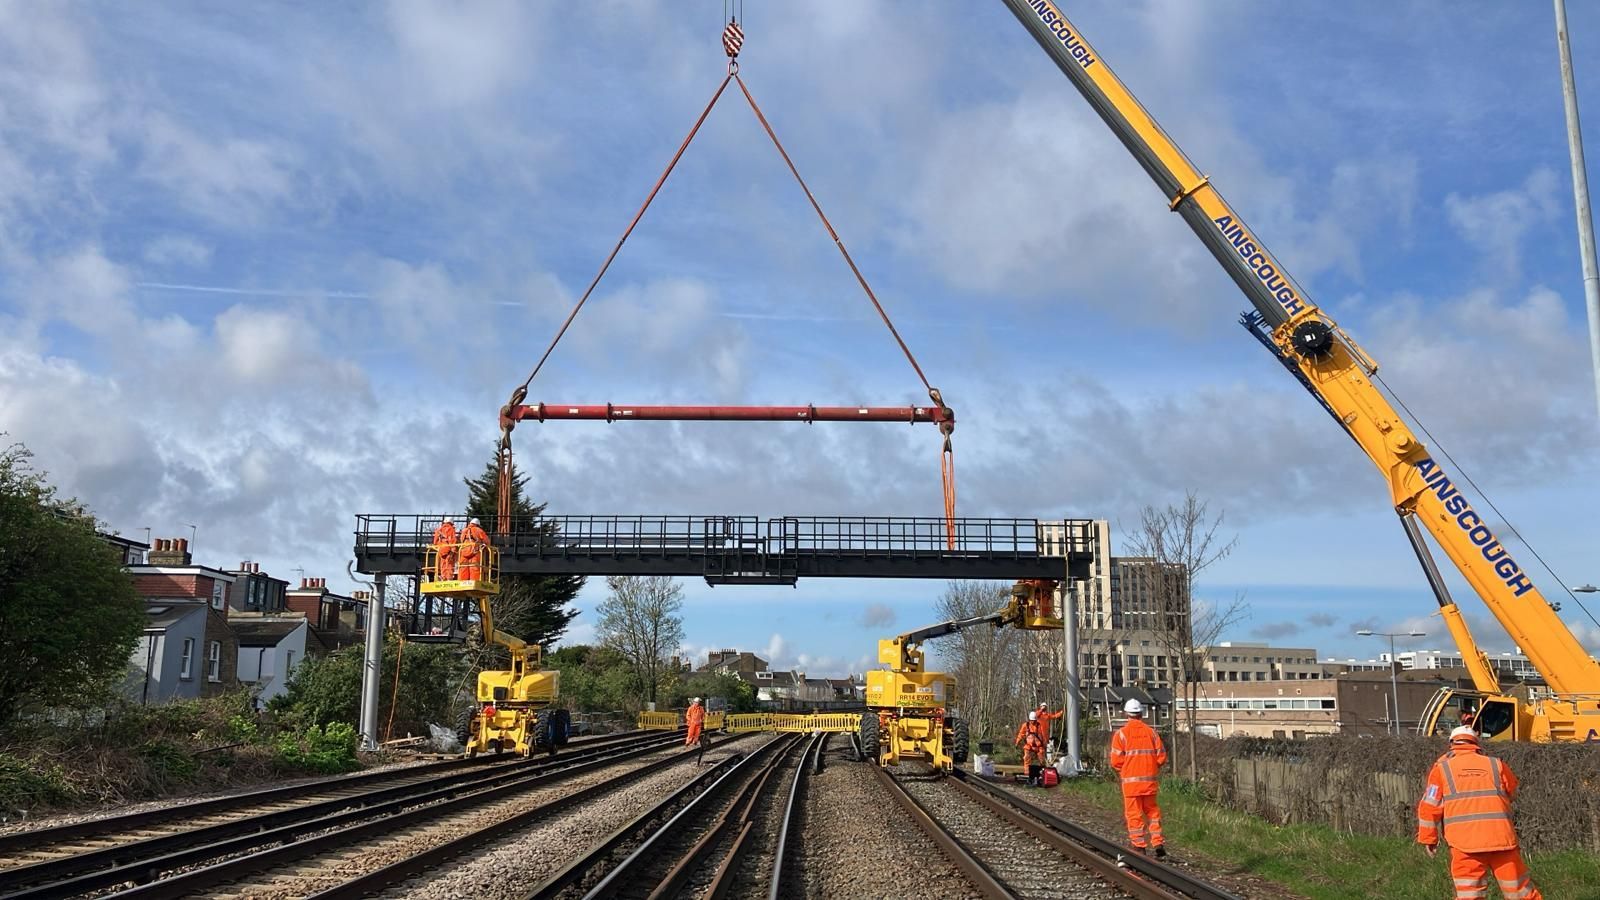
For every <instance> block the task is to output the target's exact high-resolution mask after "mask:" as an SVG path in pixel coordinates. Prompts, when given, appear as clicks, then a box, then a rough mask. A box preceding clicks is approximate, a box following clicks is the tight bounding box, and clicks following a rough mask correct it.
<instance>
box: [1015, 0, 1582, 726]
mask: <svg viewBox="0 0 1600 900" xmlns="http://www.w3.org/2000/svg"><path fill="white" fill-rule="evenodd" d="M1003 2H1004V3H1005V5H1006V6H1007V8H1009V9H1010V10H1011V12H1012V13H1013V14H1014V15H1016V17H1017V19H1018V20H1019V21H1021V22H1022V24H1023V25H1024V27H1026V28H1027V29H1028V32H1029V33H1030V34H1032V35H1033V37H1034V39H1035V40H1037V41H1038V42H1039V46H1041V47H1043V48H1044V50H1045V52H1046V53H1047V54H1049V56H1050V58H1051V59H1052V60H1053V61H1054V62H1055V64H1056V66H1057V67H1058V68H1060V70H1061V72H1062V74H1064V75H1066V76H1067V79H1068V80H1070V81H1071V82H1072V84H1073V86H1074V87H1076V88H1077V89H1078V91H1079V92H1080V93H1081V94H1083V96H1084V99H1086V100H1088V101H1089V105H1090V106H1092V107H1093V108H1094V110H1095V112H1096V113H1098V114H1099V115H1100V118H1101V119H1103V120H1104V121H1105V123H1106V124H1107V125H1108V126H1110V128H1111V130H1112V132H1114V133H1115V134H1116V136H1117V138H1118V139H1119V140H1121V141H1122V144H1123V146H1125V147H1127V148H1128V151H1129V152H1130V153H1132V154H1133V156H1134V158H1135V159H1136V160H1137V161H1138V162H1139V164H1140V165H1141V166H1143V167H1144V170H1145V172H1146V173H1148V174H1149V175H1150V177H1151V178H1152V179H1154V180H1155V182H1156V185H1157V187H1158V188H1159V189H1160V190H1161V192H1162V194H1163V195H1164V196H1165V197H1166V198H1167V200H1168V203H1169V206H1170V208H1171V209H1172V211H1173V212H1176V213H1177V214H1178V215H1180V216H1182V217H1183V220H1184V221H1185V222H1187V223H1188V224H1189V227H1190V228H1192V229H1193V230H1194V232H1195V234H1196V235H1197V236H1198V237H1199V238H1200V240H1201V242H1202V243H1204V244H1205V245H1206V248H1207V249H1209V250H1210V251H1211V254H1212V255H1213V256H1214V257H1216V259H1217V261H1218V262H1219V263H1221V265H1222V267H1223V269H1225V270H1226V271H1227V273H1228V275H1229V276H1230V277H1231V278H1232V279H1233V281H1234V283H1235V284H1237V285H1238V286H1239V288H1240V290H1242V291H1244V293H1245V295H1246V296H1247V297H1248V298H1249V299H1250V302H1251V305H1252V306H1254V307H1255V309H1254V311H1253V312H1252V313H1248V314H1246V316H1245V324H1246V326H1247V327H1249V328H1250V329H1251V331H1252V334H1255V335H1256V337H1257V338H1258V339H1259V340H1260V341H1261V342H1262V343H1263V344H1265V345H1266V346H1267V348H1268V349H1269V350H1271V351H1272V353H1273V354H1274V355H1275V356H1276V357H1277V358H1278V359H1279V361H1280V362H1282V364H1283V365H1284V366H1285V367H1286V368H1288V369H1289V371H1290V372H1291V373H1292V374H1293V375H1294V376H1295V378H1296V379H1298V380H1299V381H1300V383H1301V384H1302V385H1303V386H1304V387H1305V388H1306V390H1308V391H1310V392H1311V393H1312V395H1313V396H1315V397H1316V398H1317V400H1318V401H1319V402H1320V403H1321V404H1322V406H1323V408H1325V409H1326V410H1327V411H1328V412H1329V413H1330V414H1331V415H1332V416H1333V417H1334V419H1336V420H1337V421H1338V422H1339V424H1340V426H1341V427H1343V429H1344V431H1345V433H1346V434H1348V435H1349V436H1350V437H1351V438H1352V439H1353V440H1354V441H1355V442H1356V443H1357V444H1358V445H1360V447H1361V449H1362V451H1363V452H1365V453H1366V454H1367V457H1368V458H1369V459H1371V460H1372V462H1373V464H1374V465H1376V466H1377V467H1378V470H1379V471H1380V472H1382V473H1383V475H1384V478H1385V479H1386V480H1387V481H1388V484H1389V497H1390V502H1391V503H1392V504H1393V506H1394V509H1395V511H1396V512H1397V513H1398V514H1399V515H1400V518H1401V522H1402V525H1403V526H1404V528H1405V531H1406V534H1407V536H1408V538H1409V539H1410V540H1411V543H1412V546H1413V548H1414V549H1415V550H1416V552H1417V555H1418V558H1419V559H1420V560H1421V561H1422V563H1423V568H1424V571H1425V572H1426V573H1427V575H1428V578H1429V583H1430V584H1431V585H1432V586H1433V588H1434V591H1435V596H1436V599H1437V600H1438V603H1439V606H1440V608H1441V610H1442V611H1443V614H1444V618H1445V622H1446V624H1447V626H1448V627H1449V628H1450V631H1451V634H1452V636H1453V637H1454V638H1455V639H1456V642H1457V643H1458V645H1460V648H1461V651H1462V655H1463V656H1464V657H1466V658H1467V660H1468V667H1469V669H1471V671H1472V677H1473V681H1474V684H1475V686H1476V689H1475V690H1474V691H1468V692H1456V694H1455V696H1453V697H1452V696H1443V697H1440V698H1435V702H1434V703H1433V704H1431V705H1430V707H1429V710H1428V715H1427V717H1425V718H1424V719H1423V721H1422V723H1421V726H1422V728H1423V729H1424V730H1427V731H1433V730H1434V729H1435V728H1437V727H1438V726H1439V725H1440V723H1441V716H1443V715H1444V713H1445V710H1446V708H1447V707H1448V706H1450V705H1451V702H1452V701H1453V700H1454V701H1459V702H1460V703H1461V704H1462V705H1463V706H1464V707H1469V708H1470V707H1476V708H1477V711H1478V716H1477V719H1476V724H1477V726H1478V727H1479V728H1480V730H1482V731H1483V733H1484V734H1485V735H1486V736H1488V737H1492V738H1496V739H1500V740H1534V741H1584V740H1587V741H1600V663H1597V662H1595V660H1594V659H1592V658H1590V656H1589V654H1588V653H1587V652H1586V651H1585V650H1584V648H1583V647H1582V646H1581V645H1580V644H1579V643H1578V640H1577V638H1576V637H1574V636H1573V634H1572V632H1571V631H1570V630H1568V628H1567V627H1566V625H1564V624H1563V623H1562V621H1561V619H1560V618H1559V617H1558V616H1557V615H1556V612H1555V609H1554V608H1553V607H1552V606H1551V604H1550V603H1549V602H1548V601H1547V600H1545V598H1544V596H1543V595H1542V594H1540V593H1539V590H1538V589H1537V588H1536V587H1534V585H1533V582H1532V581H1531V580H1529V577H1528V574H1527V573H1526V572H1525V571H1524V569H1523V567H1522V566H1521V565H1520V564H1519V563H1518V562H1517V560H1516V559H1515V558H1514V557H1513V555H1512V553H1511V550H1510V549H1509V548H1508V547H1506V546H1505V545H1504V544H1502V543H1501V542H1500V540H1499V539H1498V538H1497V537H1496V536H1495V534H1494V532H1493V530H1492V529H1491V528H1490V526H1489V523H1488V522H1486V521H1485V520H1484V518H1483V517H1482V516H1481V515H1480V514H1479V513H1478V512H1477V511H1476V510H1475V509H1474V508H1473V505H1472V502H1471V501H1470V500H1469V499H1468V498H1467V497H1466V496H1465V495H1464V494H1463V493H1462V491H1461V489H1460V487H1459V485H1457V484H1456V483H1455V481H1454V480H1453V479H1451V478H1450V477H1448V476H1447V474H1446V473H1445V471H1444V468H1443V467H1442V466H1441V465H1440V464H1439V462H1438V460H1436V459H1434V458H1433V455H1432V454H1431V453H1430V452H1429V451H1428V448H1427V447H1426V446H1425V445H1424V444H1423V443H1422V442H1421V441H1420V440H1418V439H1417V437H1416V435H1414V434H1413V433H1412V432H1411V429H1410V427H1409V426H1408V425H1407V423H1406V421H1405V419H1403V418H1402V417H1401V415H1400V414H1399V413H1398V412H1397V411H1396V410H1395V409H1394V407H1393V406H1392V405H1391V404H1390V401H1389V398H1388V397H1387V396H1386V395H1385V393H1384V392H1383V391H1381V390H1380V389H1379V388H1378V386H1377V385H1376V384H1375V383H1374V382H1375V381H1376V380H1377V372H1378V364H1377V363H1376V362H1375V361H1373V359H1372V358H1371V357H1369V356H1368V355H1367V354H1366V352H1365V351H1363V350H1362V349H1361V347H1360V346H1358V345H1357V344H1356V342H1355V340H1354V339H1352V338H1351V337H1350V335H1349V334H1347V333H1346V332H1345V331H1344V329H1342V328H1340V327H1339V326H1338V325H1337V324H1336V323H1335V322H1334V321H1333V319H1332V318H1330V317H1329V316H1328V315H1327V314H1326V313H1324V312H1323V311H1322V310H1321V309H1319V308H1318V307H1317V306H1316V304H1314V303H1312V302H1311V299H1310V298H1309V297H1308V296H1307V295H1306V293H1305V291H1304V290H1302V289H1301V288H1300V286H1299V285H1298V284H1296V283H1295V281H1294V279H1293V278H1292V277H1291V276H1290V275H1289V274H1288V272H1287V271H1286V270H1285V269H1284V267H1283V266H1282V265H1281V264H1279V262H1278V260H1277V259H1276V258H1275V257H1273V256H1272V254H1271V253H1270V252H1268V250H1267V248H1266V245H1265V244H1263V243H1262V242H1261V240H1260V239H1259V238H1258V237H1257V236H1256V234H1255V233H1254V232H1253V231H1251V230H1250V229H1249V227H1248V226H1246V225H1245V223H1244V220H1243V219H1242V218H1240V216H1239V214H1238V213H1236V212H1234V211H1233V209H1232V207H1230V206H1229V205H1228V204H1227V202H1226V201H1224V200H1223V199H1222V195H1221V194H1220V193H1218V192H1217V189H1216V188H1215V187H1214V186H1213V185H1212V184H1211V182H1210V179H1209V178H1207V177H1206V176H1204V175H1202V174H1201V173H1200V171H1199V170H1198V169H1197V168H1195V166H1194V165H1193V164H1192V163H1191V162H1190V161H1189V160H1188V158H1187V157H1185V156H1184V155H1183V151H1182V150H1180V149H1179V148H1178V145H1177V144H1176V143H1174V142H1173V141H1172V139H1171V138H1170V137H1168V136H1167V134H1166V132H1164V131H1162V130H1161V126H1160V125H1158V124H1156V121H1155V120H1154V119H1152V118H1151V117H1150V114H1149V113H1148V112H1147V111H1146V110H1145V109H1144V107H1143V106H1141V105H1140V104H1139V101H1138V100H1137V99H1135V98H1134V96H1133V94H1132V93H1130V92H1129V91H1128V89H1127V87H1126V86H1124V85H1123V83H1122V82H1121V80H1119V79H1118V78H1117V76H1116V75H1115V74H1114V73H1113V72H1112V71H1111V70H1110V69H1109V68H1108V67H1107V66H1106V64H1105V63H1104V61H1103V60H1102V59H1101V57H1100V54H1099V53H1098V52H1096V51H1095V50H1094V49H1093V48H1092V47H1090V46H1089V44H1088V42H1087V41H1085V40H1084V38H1083V35H1082V33H1081V32H1079V31H1078V29H1077V28H1076V26H1074V25H1073V24H1072V23H1070V22H1068V21H1067V18H1066V16H1064V15H1062V14H1061V10H1059V9H1058V8H1057V7H1056V5H1055V4H1054V3H1053V2H1051V0H1003ZM1419 525H1420V526H1421V528H1425V529H1427V530H1428V532H1429V533H1430V534H1431V535H1432V536H1433V539H1434V541H1435V542H1437V543H1438V545H1439V547H1440V548H1442V549H1443V550H1444V553H1445V555H1446V556H1447V557H1449V559H1450V561H1451V562H1452V563H1454V564H1455V566H1456V568H1457V569H1458V570H1459V571H1460V572H1461V574H1462V576H1463V577H1465V579H1466V580H1467V582H1468V583H1469V584H1470V585H1471V586H1472V589H1473V590H1474V591H1475V592H1476V593H1477V594H1478V596H1479V597H1481V598H1482V599H1483V602H1484V604H1485V605H1486V606H1488V607H1489V611H1490V612H1491V613H1493V615H1494V617H1495V619H1496V620H1497V621H1498V622H1499V623H1500V625H1501V626H1502V627H1504V628H1505V630H1506V632H1507V633H1508V634H1509V635H1510V636H1511V638H1512V640H1514V641H1515V642H1516V644H1517V645H1518V646H1519V647H1521V648H1522V650H1523V652H1525V653H1527V655H1528V658H1529V659H1530V660H1532V662H1533V664H1534V665H1535V666H1537V667H1538V669H1539V672H1540V673H1541V674H1543V675H1544V677H1545V680H1546V682H1548V684H1549V685H1550V687H1551V688H1552V689H1553V690H1554V692H1555V696H1554V697H1551V698H1546V699H1542V700H1536V701H1530V700H1527V699H1524V698H1518V697H1512V696H1509V695H1506V694H1504V693H1503V692H1502V691H1501V690H1500V688H1499V683H1498V681H1497V679H1496V678H1495V677H1494V673H1493V672H1492V671H1491V670H1490V669H1489V666H1488V665H1487V662H1486V661H1485V659H1484V657H1483V654H1482V653H1481V652H1480V651H1479V650H1478V648H1477V645H1476V644H1475V643H1473V642H1472V638H1471V635H1469V634H1468V633H1467V630H1466V626H1465V624H1464V623H1463V622H1462V621H1461V617H1460V611H1459V610H1457V609H1455V604H1454V602H1453V601H1451V600H1450V598H1449V595H1448V592H1446V591H1444V590H1443V581H1442V580H1441V579H1440V578H1439V577H1438V572H1437V570H1436V569H1435V568H1434V566H1433V563H1432V560H1431V559H1430V558H1429V553H1428V550H1427V546H1426V545H1425V544H1424V543H1423V542H1422V537H1421V533H1420V531H1419V529H1418V526H1419Z"/></svg>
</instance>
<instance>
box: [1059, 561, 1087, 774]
mask: <svg viewBox="0 0 1600 900" xmlns="http://www.w3.org/2000/svg"><path fill="white" fill-rule="evenodd" d="M1073 587H1074V585H1073V583H1072V582H1070V581H1069V582H1063V583H1062V585H1061V644H1062V648H1063V652H1064V653H1065V654H1066V658H1065V659H1064V660H1063V661H1062V668H1063V671H1064V672H1065V673H1066V679H1065V680H1066V683H1067V704H1066V709H1067V769H1068V771H1067V772H1066V773H1065V774H1067V775H1076V774H1078V773H1079V772H1082V771H1083V755H1082V745H1081V744H1080V738H1079V735H1078V720H1079V718H1080V716H1081V713H1080V712H1079V710H1078V598H1077V596H1076V592H1075V591H1074V590H1073Z"/></svg>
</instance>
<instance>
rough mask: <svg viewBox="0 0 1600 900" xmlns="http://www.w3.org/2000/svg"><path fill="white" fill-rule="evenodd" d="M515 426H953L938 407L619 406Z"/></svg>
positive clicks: (548, 414)
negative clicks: (582, 423)
mask: <svg viewBox="0 0 1600 900" xmlns="http://www.w3.org/2000/svg"><path fill="white" fill-rule="evenodd" d="M509 415H510V418H511V419H513V420H515V421H518V422H550V421H554V420H558V419H571V420H573V421H590V422H905V423H907V424H913V425H914V424H917V423H919V422H930V423H935V424H940V425H950V426H954V425H955V421H956V414H955V412H954V411H953V410H951V409H950V408H949V407H947V406H945V407H941V406H619V405H617V404H614V403H602V404H588V405H581V404H568V403H533V404H526V405H517V406H512V407H511V408H510V413H509Z"/></svg>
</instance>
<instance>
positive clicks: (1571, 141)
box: [1555, 0, 1600, 405]
mask: <svg viewBox="0 0 1600 900" xmlns="http://www.w3.org/2000/svg"><path fill="white" fill-rule="evenodd" d="M1555 3H1556V49H1557V50H1558V51H1559V52H1560V55H1561V97H1562V99H1563V100H1564V101H1565V104H1566V109H1567V148H1568V150H1569V151H1570V152H1571V156H1572V201H1573V203H1574V204H1575V205H1576V206H1577V208H1578V255H1579V256H1580V257H1581V258H1582V261H1583V301H1584V306H1586V307H1587V308H1588V310H1589V362H1590V368H1591V369H1592V371H1593V372H1594V379H1595V403H1596V404H1597V405H1600V267H1597V266H1596V264H1595V253H1594V218H1593V217H1592V216H1591V214H1590V212H1589V176H1588V173H1587V171H1586V167H1585V165H1584V162H1583V130H1582V129H1581V128H1580V127H1579V125H1578V89H1577V86H1576V85H1574V84H1573V81H1572V45H1571V43H1570V42H1569V41H1568V40H1567V4H1566V0H1555Z"/></svg>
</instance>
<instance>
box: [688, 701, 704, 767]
mask: <svg viewBox="0 0 1600 900" xmlns="http://www.w3.org/2000/svg"><path fill="white" fill-rule="evenodd" d="M683 723H684V724H685V725H687V726H689V733H688V734H687V735H685V736H684V739H683V745H684V746H685V747H695V746H698V749H697V750H696V752H695V758H694V764H695V765H697V766H698V765H700V758H701V757H702V756H703V755H705V752H706V748H705V746H704V744H703V741H702V738H703V737H704V736H705V731H704V728H705V724H706V708H705V707H704V706H701V705H700V698H699V697H690V698H689V708H688V709H687V710H685V711H684V713H683Z"/></svg>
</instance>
